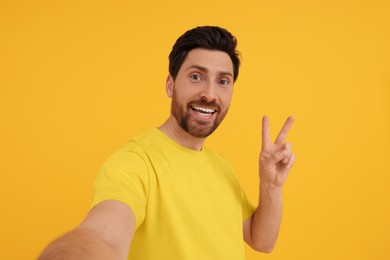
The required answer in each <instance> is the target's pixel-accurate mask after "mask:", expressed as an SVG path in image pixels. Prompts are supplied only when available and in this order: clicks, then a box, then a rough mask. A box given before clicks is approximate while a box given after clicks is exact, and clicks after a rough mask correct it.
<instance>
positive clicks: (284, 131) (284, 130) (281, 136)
mask: <svg viewBox="0 0 390 260" xmlns="http://www.w3.org/2000/svg"><path fill="white" fill-rule="evenodd" d="M293 123H294V117H292V116H289V117H288V118H287V119H286V122H284V125H283V127H282V130H280V132H279V134H278V136H277V137H276V139H275V144H283V143H284V141H285V140H286V137H287V133H288V131H289V130H290V128H291V126H292V125H293Z"/></svg>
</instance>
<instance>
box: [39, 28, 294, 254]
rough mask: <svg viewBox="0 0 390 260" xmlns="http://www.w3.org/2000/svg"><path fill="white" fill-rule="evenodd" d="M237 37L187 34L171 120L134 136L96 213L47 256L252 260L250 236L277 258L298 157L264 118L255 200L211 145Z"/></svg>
mask: <svg viewBox="0 0 390 260" xmlns="http://www.w3.org/2000/svg"><path fill="white" fill-rule="evenodd" d="M235 48H236V39H235V38H234V36H232V35H231V34H230V32H228V31H227V30H225V29H222V28H219V27H211V26H204V27H197V28H195V29H192V30H189V31H187V32H186V33H185V34H184V35H182V36H181V37H180V38H179V39H178V40H177V41H176V43H175V45H174V46H173V49H172V52H171V53H170V55H169V75H168V78H167V81H166V92H167V95H168V97H170V98H172V105H171V115H170V116H169V118H168V119H167V121H166V122H165V123H164V124H163V125H161V126H160V127H159V128H156V129H152V130H150V131H148V132H146V133H145V134H142V135H140V136H138V137H135V138H133V139H132V140H131V141H130V142H129V143H128V144H126V145H124V146H123V147H122V148H121V149H119V150H118V151H116V152H115V153H114V154H113V155H112V156H111V157H110V158H109V159H108V160H107V162H106V163H105V164H104V165H103V167H102V170H101V171H100V173H99V175H98V177H97V180H96V183H95V188H96V194H95V198H94V201H93V208H92V209H91V211H90V212H89V214H88V216H87V217H86V219H85V220H84V221H83V222H82V223H81V224H80V225H79V226H78V227H77V228H76V229H74V230H73V231H71V232H69V233H68V234H66V235H65V236H63V237H61V238H60V239H58V240H57V241H54V242H53V243H52V244H51V245H49V246H48V247H47V248H46V249H45V251H44V252H43V253H42V254H41V256H40V258H39V259H127V258H128V259H143V260H147V259H153V260H155V259H159V260H161V259H197V260H199V259H213V260H214V259H234V260H237V259H244V258H245V254H244V246H243V240H245V241H246V242H247V243H248V244H249V245H250V246H251V247H252V248H254V249H256V250H258V251H262V252H271V251H272V250H273V248H274V245H275V243H276V240H277V236H278V232H279V226H280V221H281V213H282V186H283V183H284V181H285V180H286V177H287V174H288V172H289V170H290V168H291V166H292V165H293V163H294V161H295V156H294V155H293V154H292V152H291V145H290V144H289V143H285V138H286V135H287V132H288V130H289V129H290V127H291V126H292V123H293V118H291V117H289V118H288V119H287V121H286V123H285V124H284V126H283V128H282V130H281V131H280V133H279V135H278V137H277V138H276V141H275V142H274V143H272V142H271V141H270V135H269V126H268V124H269V123H268V118H267V117H264V118H263V130H262V138H263V146H262V151H261V153H260V160H259V163H260V169H259V175H260V202H259V205H258V207H257V208H255V207H253V206H252V205H251V204H250V203H249V202H248V200H247V198H246V196H245V193H244V191H243V190H242V188H241V187H240V185H239V183H238V181H237V179H236V177H235V175H234V172H233V170H232V168H231V166H230V165H229V163H228V162H227V161H226V160H225V159H224V158H223V157H221V156H220V155H218V154H216V153H214V152H212V151H210V150H208V149H207V148H206V147H204V146H203V144H204V142H205V140H206V138H207V137H208V136H209V135H210V134H211V133H212V132H213V131H214V130H215V129H216V128H217V127H218V125H219V124H220V123H221V122H222V120H223V119H224V117H225V115H226V113H227V111H228V109H229V105H230V101H231V98H232V93H233V84H234V82H235V80H236V79H237V76H238V71H239V65H240V61H239V58H238V52H237V51H236V49H235Z"/></svg>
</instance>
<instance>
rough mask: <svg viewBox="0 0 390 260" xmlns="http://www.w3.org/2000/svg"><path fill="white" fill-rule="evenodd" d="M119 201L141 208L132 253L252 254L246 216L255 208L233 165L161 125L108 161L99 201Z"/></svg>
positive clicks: (155, 259)
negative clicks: (246, 244)
mask: <svg viewBox="0 0 390 260" xmlns="http://www.w3.org/2000/svg"><path fill="white" fill-rule="evenodd" d="M104 200H119V201H122V202H124V203H126V204H127V205H128V206H129V207H130V208H131V209H132V211H133V212H134V215H135V219H136V232H135V235H134V239H133V241H132V244H131V247H130V253H129V259H134V260H136V259H142V260H164V259H169V260H172V259H175V260H192V259H193V260H200V259H201V260H206V259H210V260H211V259H212V260H218V259H221V260H222V259H223V260H227V259H234V260H240V259H245V253H244V242H243V230H242V223H243V221H244V220H245V219H247V218H248V217H250V216H251V215H252V214H253V212H254V210H255V208H254V207H253V206H252V205H251V204H250V203H249V201H248V200H247V198H246V196H245V193H244V191H243V189H242V188H241V186H240V184H239V182H238V180H237V179H236V176H235V174H234V171H233V169H232V167H231V166H230V164H229V163H228V162H227V161H226V160H225V159H224V158H223V157H221V156H220V155H218V154H216V153H214V152H212V151H210V150H208V149H207V148H205V147H204V148H203V149H202V151H194V150H191V149H187V148H185V147H182V146H181V145H179V144H177V143H176V142H174V141H173V140H172V139H170V138H169V137H168V136H166V135H165V134H164V133H163V132H161V131H160V130H159V129H153V130H151V131H148V132H146V133H145V134H143V135H140V136H138V137H135V138H133V139H132V140H131V141H130V142H129V143H127V144H126V145H124V146H123V147H122V148H120V149H119V150H118V151H116V152H115V153H114V154H113V155H112V156H111V157H110V158H109V159H108V160H107V161H106V162H105V163H104V165H103V166H102V169H101V171H100V172H99V174H98V176H97V179H96V182H95V197H94V200H93V205H96V204H98V203H100V202H102V201H104Z"/></svg>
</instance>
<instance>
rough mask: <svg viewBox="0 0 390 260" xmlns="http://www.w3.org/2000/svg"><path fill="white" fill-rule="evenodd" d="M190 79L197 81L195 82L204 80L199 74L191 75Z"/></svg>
mask: <svg viewBox="0 0 390 260" xmlns="http://www.w3.org/2000/svg"><path fill="white" fill-rule="evenodd" d="M190 79H192V80H195V81H199V80H201V79H202V78H201V77H200V75H199V74H192V75H190Z"/></svg>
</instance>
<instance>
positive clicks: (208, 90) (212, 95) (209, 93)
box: [200, 83, 217, 102]
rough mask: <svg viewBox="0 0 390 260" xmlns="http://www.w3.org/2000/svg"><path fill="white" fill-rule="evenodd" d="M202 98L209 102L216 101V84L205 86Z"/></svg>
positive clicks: (201, 93)
mask: <svg viewBox="0 0 390 260" xmlns="http://www.w3.org/2000/svg"><path fill="white" fill-rule="evenodd" d="M200 98H201V99H203V100H205V101H208V102H211V101H214V100H216V99H217V93H216V88H215V86H214V84H212V83H208V84H205V86H204V88H203V89H202V91H201V92H200Z"/></svg>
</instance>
